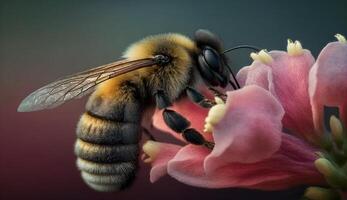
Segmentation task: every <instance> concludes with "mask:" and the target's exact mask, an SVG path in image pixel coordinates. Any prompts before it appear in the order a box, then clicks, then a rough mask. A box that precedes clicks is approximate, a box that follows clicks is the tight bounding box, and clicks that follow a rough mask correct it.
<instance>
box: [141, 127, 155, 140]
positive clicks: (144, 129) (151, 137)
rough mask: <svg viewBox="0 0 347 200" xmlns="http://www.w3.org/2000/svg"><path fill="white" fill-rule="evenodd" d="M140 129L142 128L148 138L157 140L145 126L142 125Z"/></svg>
mask: <svg viewBox="0 0 347 200" xmlns="http://www.w3.org/2000/svg"><path fill="white" fill-rule="evenodd" d="M142 130H143V133H144V134H146V135H147V137H148V138H149V139H150V140H153V141H157V140H156V139H155V137H154V136H153V135H152V134H151V132H149V130H148V129H146V128H145V127H142Z"/></svg>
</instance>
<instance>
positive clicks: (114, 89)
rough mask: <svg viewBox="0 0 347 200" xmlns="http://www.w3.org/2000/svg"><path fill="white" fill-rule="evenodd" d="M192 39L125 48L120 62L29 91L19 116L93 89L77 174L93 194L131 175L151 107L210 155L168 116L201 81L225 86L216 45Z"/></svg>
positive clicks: (168, 37)
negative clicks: (79, 174) (169, 108)
mask: <svg viewBox="0 0 347 200" xmlns="http://www.w3.org/2000/svg"><path fill="white" fill-rule="evenodd" d="M195 35H196V38H195V40H192V39H189V38H188V37H185V36H183V35H180V34H173V33H169V34H160V35H156V36H150V37H147V38H145V39H143V40H140V41H139V42H136V43H134V44H133V45H131V46H130V47H129V48H128V49H127V51H126V52H125V53H124V56H123V59H122V60H119V61H116V62H113V63H109V64H106V65H102V66H99V67H96V68H93V69H90V70H86V71H84V72H81V73H77V74H74V75H71V76H67V77H65V78H62V79H59V80H58V81H55V82H53V83H51V84H48V85H46V86H44V87H42V88H40V89H38V90H36V91H34V92H33V93H31V94H30V95H29V96H28V97H26V98H25V99H24V100H23V101H22V103H21V104H20V106H19V107H18V111H20V112H28V111H36V110H42V109H47V108H54V107H56V106H59V105H61V104H62V103H64V102H65V101H68V100H70V99H74V98H80V97H82V96H84V95H86V94H89V91H91V89H95V90H94V92H93V93H92V94H91V96H90V97H89V99H88V102H87V105H86V111H85V113H83V114H82V116H81V118H80V120H79V122H78V124H77V130H76V134H77V141H76V143H75V154H76V156H77V167H78V169H79V170H80V171H81V176H82V178H83V180H84V181H85V182H86V183H87V185H89V186H90V187H91V188H93V189H95V190H98V191H116V190H120V189H123V188H125V187H126V186H128V185H129V184H130V183H131V182H132V180H133V179H134V177H135V175H136V169H137V165H138V155H139V141H140V139H141V131H142V129H143V128H142V125H144V126H148V125H149V124H150V123H151V120H152V119H151V115H152V114H153V112H154V109H155V107H157V108H159V109H164V111H163V116H164V120H165V119H166V120H165V122H166V124H167V125H168V126H169V127H170V128H171V129H172V130H175V131H176V132H177V133H182V135H183V136H182V137H184V138H185V139H186V140H187V141H188V142H190V143H192V144H196V145H205V146H206V147H208V148H213V146H212V145H211V144H212V143H209V142H207V141H206V140H204V138H203V137H202V135H201V134H200V133H198V132H197V131H196V130H195V129H194V128H189V125H190V123H189V122H188V120H187V119H185V118H183V117H182V116H181V115H179V114H177V113H175V112H174V111H172V110H168V109H167V108H168V107H169V106H171V105H172V103H174V102H175V101H177V99H179V98H181V97H184V96H186V95H187V93H186V92H187V91H190V94H191V95H192V94H193V93H192V88H191V87H194V86H196V85H197V84H199V83H200V82H201V81H204V83H206V84H208V85H212V86H217V85H220V86H222V87H225V84H226V83H227V81H228V80H229V79H228V78H227V77H229V75H228V73H226V69H225V68H223V65H222V64H221V61H222V60H223V58H224V57H223V56H222V55H220V50H221V44H220V42H219V40H218V39H217V38H216V37H215V36H214V35H213V34H212V33H210V32H208V31H204V30H200V31H197V32H196V34H195ZM188 89H189V90H188ZM194 94H195V97H194V98H193V100H194V102H195V103H199V104H203V103H204V102H205V100H204V99H203V97H202V96H201V95H197V94H196V92H195V93H194ZM188 96H189V95H188ZM198 97H199V98H198ZM204 105H205V106H206V102H205V104H204ZM208 105H210V104H208ZM145 111H146V112H145ZM147 111H148V112H147Z"/></svg>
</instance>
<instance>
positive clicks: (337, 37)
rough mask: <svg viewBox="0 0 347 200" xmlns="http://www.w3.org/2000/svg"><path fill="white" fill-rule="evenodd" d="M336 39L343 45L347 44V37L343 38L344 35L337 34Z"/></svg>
mask: <svg viewBox="0 0 347 200" xmlns="http://www.w3.org/2000/svg"><path fill="white" fill-rule="evenodd" d="M335 38H336V39H337V41H339V42H340V43H342V44H347V40H346V38H345V36H343V35H341V34H339V33H337V34H336V35H335Z"/></svg>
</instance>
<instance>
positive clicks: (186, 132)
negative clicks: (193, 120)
mask: <svg viewBox="0 0 347 200" xmlns="http://www.w3.org/2000/svg"><path fill="white" fill-rule="evenodd" d="M154 96H155V100H156V104H157V107H158V108H159V109H164V111H163V118H164V121H165V123H166V125H167V126H168V127H169V128H170V129H172V130H173V131H175V132H176V133H179V134H180V133H181V134H182V136H183V138H184V139H185V140H186V141H187V142H189V143H191V144H195V145H203V146H205V147H207V148H209V149H213V147H214V143H213V142H210V141H207V140H206V139H205V138H204V136H203V135H202V134H201V133H199V132H198V131H197V130H195V129H194V128H189V127H190V121H189V120H188V119H186V118H185V117H183V116H182V115H181V114H179V113H177V112H176V111H174V110H170V109H167V107H169V106H171V105H172V104H171V102H170V100H169V98H168V97H167V95H166V94H165V92H164V91H163V90H158V91H156V92H155V93H154Z"/></svg>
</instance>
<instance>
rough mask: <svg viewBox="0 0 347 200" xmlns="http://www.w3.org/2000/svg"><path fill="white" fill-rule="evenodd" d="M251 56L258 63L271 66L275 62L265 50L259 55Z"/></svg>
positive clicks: (253, 54)
mask: <svg viewBox="0 0 347 200" xmlns="http://www.w3.org/2000/svg"><path fill="white" fill-rule="evenodd" d="M250 56H251V58H252V59H253V60H254V61H256V60H257V61H260V62H262V63H264V64H270V63H272V61H273V58H272V57H271V56H270V54H269V53H268V52H267V51H266V50H265V49H263V50H261V51H259V52H258V53H251V55H250Z"/></svg>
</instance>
